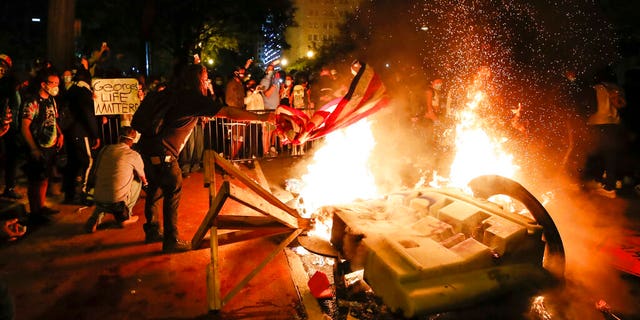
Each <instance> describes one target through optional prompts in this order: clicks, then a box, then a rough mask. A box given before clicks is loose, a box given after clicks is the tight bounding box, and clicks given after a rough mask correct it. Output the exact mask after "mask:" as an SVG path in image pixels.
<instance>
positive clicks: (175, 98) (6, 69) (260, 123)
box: [0, 44, 635, 252]
mask: <svg viewBox="0 0 640 320" xmlns="http://www.w3.org/2000/svg"><path fill="white" fill-rule="evenodd" d="M108 50H109V48H108V47H107V46H106V44H103V47H101V48H100V50H98V51H97V52H96V54H94V55H93V56H92V57H91V58H90V59H86V58H83V59H81V60H80V61H79V63H78V65H77V66H75V67H74V68H73V69H67V70H62V71H61V72H58V71H57V70H56V69H55V68H54V67H53V66H52V65H51V63H48V62H45V63H40V64H37V65H36V66H35V68H34V69H33V70H32V72H31V74H30V77H19V76H18V75H17V74H16V73H13V72H12V66H13V65H12V60H11V58H10V57H9V56H8V55H6V54H0V102H2V106H3V107H4V108H5V110H4V112H3V117H2V118H3V120H2V123H1V125H2V127H0V135H1V136H2V137H1V138H0V139H1V142H2V147H3V149H2V150H3V152H2V157H3V169H4V170H3V173H4V174H3V176H4V190H3V192H2V197H3V198H7V199H11V200H19V199H22V198H23V197H25V196H26V197H27V200H28V209H29V210H28V214H27V217H26V218H25V217H22V218H21V219H11V220H5V221H4V224H3V227H2V230H3V234H5V238H12V239H15V238H17V237H20V236H22V235H24V231H25V230H24V228H23V226H24V225H26V226H29V225H32V226H38V225H46V224H48V223H50V222H51V218H50V217H51V215H53V214H57V213H58V212H59V211H58V210H56V209H53V208H51V207H49V206H47V195H48V192H50V191H51V190H50V189H51V186H50V181H51V180H52V179H61V185H62V190H61V191H62V193H63V195H64V200H63V202H64V203H65V204H71V205H81V206H92V205H95V209H94V212H93V214H92V215H91V217H90V218H89V219H88V220H87V222H86V225H85V230H86V231H87V232H95V231H96V229H97V227H98V225H100V223H101V222H102V220H103V217H104V215H105V213H111V214H113V215H114V218H115V220H116V222H117V224H118V225H119V226H121V227H123V226H125V225H128V224H131V223H133V222H136V221H137V219H138V217H137V216H133V215H132V209H133V205H135V203H136V202H137V201H138V198H139V196H140V194H141V193H142V191H141V190H144V193H146V195H147V198H146V202H145V219H146V221H145V223H144V232H145V241H146V242H156V241H162V242H163V250H164V251H166V252H175V251H182V250H188V249H189V246H188V243H186V242H184V241H182V240H180V238H179V234H178V230H177V215H178V206H179V201H180V193H181V185H182V179H185V178H187V177H189V174H190V173H191V172H194V171H197V170H199V169H200V168H201V166H202V161H203V153H204V149H205V148H215V147H216V145H215V143H213V142H212V140H216V139H221V136H220V135H219V134H218V133H219V131H218V129H219V128H215V127H214V126H212V125H211V122H212V121H211V120H212V119H214V118H215V119H217V120H219V121H220V122H216V125H219V126H221V127H222V128H223V130H224V131H225V134H226V138H227V139H229V140H230V150H229V154H228V156H229V158H231V159H235V158H239V157H246V156H247V154H251V155H255V154H257V155H259V156H273V155H275V154H277V152H278V151H281V150H282V149H281V147H282V146H279V145H278V139H277V137H276V135H275V130H274V129H275V123H274V118H275V116H274V112H273V111H275V109H276V108H277V107H278V106H288V107H292V108H295V109H299V110H302V111H303V112H305V113H307V114H308V115H311V114H312V113H313V112H314V110H315V109H316V107H320V106H322V105H324V104H326V103H328V102H330V101H332V100H334V99H336V98H339V97H342V96H343V95H344V94H345V92H346V91H347V88H346V86H345V84H342V83H340V82H339V81H338V80H337V72H336V71H335V70H330V69H329V68H322V69H321V70H320V72H319V73H318V76H317V78H314V79H313V80H314V81H313V91H312V88H311V85H310V83H311V81H310V80H311V79H310V77H309V75H308V74H306V73H303V72H298V73H286V72H285V71H284V70H282V69H281V68H280V66H279V64H278V61H274V62H272V63H269V64H267V65H266V66H265V67H264V69H263V70H261V72H260V73H259V74H258V76H257V77H254V76H253V75H252V74H250V73H249V69H250V67H251V66H252V64H253V61H252V60H248V61H247V62H246V64H245V65H243V66H238V67H236V68H235V69H234V71H233V73H232V74H231V75H229V77H225V76H223V75H211V78H212V79H213V81H211V80H210V78H209V77H210V73H209V71H208V70H207V68H206V67H204V66H203V65H201V64H199V63H195V62H194V63H192V64H189V65H186V66H184V67H183V68H181V70H180V71H179V72H176V73H175V74H174V75H171V76H169V77H168V80H167V79H164V78H157V79H153V80H150V81H147V79H146V78H145V77H144V76H141V75H136V76H135V77H136V78H137V79H138V83H139V87H138V96H139V98H140V100H141V101H143V102H144V100H145V97H146V96H149V95H151V94H154V93H157V92H161V91H165V92H169V97H170V102H171V105H172V108H171V109H170V110H169V111H168V112H167V114H166V118H165V122H164V129H163V131H162V132H161V134H158V135H156V136H153V137H149V136H145V135H140V133H139V132H136V130H134V129H135V115H133V119H132V115H118V116H117V120H118V121H117V124H118V128H117V130H116V134H115V139H113V133H112V132H105V124H107V123H108V122H110V119H109V117H107V116H96V114H95V113H94V98H93V90H92V87H91V80H92V78H98V77H103V76H113V75H108V74H107V73H104V71H103V73H102V74H100V72H101V71H100V68H99V65H98V64H99V63H100V61H101V57H102V56H103V55H104V54H105V52H108ZM253 69H254V70H255V68H253ZM227 78H228V80H226V79H227ZM569 80H570V81H573V80H571V79H569ZM147 82H149V83H147ZM422 88H423V89H422V92H420V93H415V94H416V95H418V96H420V99H415V100H414V103H416V104H417V105H416V106H411V109H412V110H413V111H415V112H412V113H411V114H407V117H406V118H409V119H411V120H410V121H411V122H412V123H413V125H414V127H415V128H417V129H416V131H414V133H416V135H417V136H416V137H414V138H417V139H419V140H420V141H421V142H420V144H421V145H424V146H425V147H424V148H425V149H428V150H421V151H420V150H419V151H420V152H432V153H440V154H444V153H446V150H445V149H446V148H447V146H448V142H447V140H448V139H449V137H447V135H448V134H450V133H451V132H450V130H449V131H447V130H448V129H447V127H449V126H451V123H450V122H451V120H452V110H451V105H450V104H451V101H450V99H451V98H450V96H449V95H448V94H447V93H446V90H445V86H444V81H443V79H442V78H438V77H433V78H432V79H431V80H430V81H425V86H424V87H422ZM590 89H592V90H589V89H587V90H586V91H585V92H589V93H591V95H592V98H590V99H591V101H590V102H589V103H590V104H592V105H593V106H595V107H594V108H595V109H596V110H595V111H593V112H591V113H590V114H589V116H588V117H585V119H584V125H585V127H586V128H587V129H588V131H590V134H591V135H590V136H589V138H587V137H580V139H581V140H582V141H587V140H588V141H591V142H589V143H588V144H590V148H583V149H580V148H574V151H576V152H575V153H576V156H575V158H580V157H581V158H582V159H581V160H580V161H581V162H580V164H579V165H578V167H579V168H571V170H573V171H576V172H577V171H579V177H578V179H579V180H580V182H581V184H583V185H588V184H589V183H597V184H598V188H597V189H598V190H599V193H600V194H602V195H605V196H608V197H615V193H616V189H620V184H621V183H622V182H624V179H625V178H626V177H627V176H628V175H629V172H624V171H621V170H618V168H620V154H621V153H623V151H624V148H625V147H627V145H625V144H624V143H622V142H623V141H624V139H625V137H624V135H625V133H624V132H623V126H622V125H621V123H622V121H621V119H620V110H621V109H622V108H623V107H624V106H625V104H626V101H625V98H624V92H622V90H621V89H620V88H619V87H618V86H615V85H612V84H611V83H606V82H602V83H598V84H596V85H595V86H593V88H590ZM591 91H592V92H591ZM449 94H450V93H449ZM575 102H576V103H578V104H579V103H582V102H581V101H578V100H577V99H576V100H575ZM173 106H180V107H173ZM517 111H518V112H520V110H519V109H518V110H517ZM518 116H520V114H519V113H518ZM225 119H230V120H225ZM236 120H240V121H246V122H245V123H241V124H242V125H239V124H238V123H237V122H234V121H236ZM512 122H513V121H512ZM109 126H110V125H109ZM514 127H517V128H516V129H517V130H520V131H522V130H526V128H524V127H523V126H522V125H521V123H520V122H519V121H516V124H515V125H514ZM449 129H450V128H449ZM249 131H251V132H258V133H259V135H258V136H257V137H258V138H257V142H258V143H254V144H252V145H253V146H252V147H251V148H252V149H251V150H250V149H248V147H247V145H246V141H247V140H248V139H249V137H248V134H247V132H249ZM447 132H449V133H447ZM205 137H209V138H208V139H207V138H205ZM212 137H213V138H212ZM250 139H256V137H251V138H250ZM253 142H256V141H253ZM291 151H292V153H293V154H295V155H299V154H302V153H304V148H303V146H292V147H291ZM19 168H20V169H21V171H22V173H23V174H24V175H25V176H26V180H27V183H26V189H27V192H26V195H23V194H20V193H19V192H18V191H17V190H16V177H17V172H18V169H19ZM634 173H635V172H634ZM634 173H632V174H634ZM634 178H635V177H634ZM625 183H626V182H625ZM161 199H163V200H164V201H163V208H162V218H160V208H159V203H160V202H159V201H160V200H161ZM160 219H162V223H160ZM163 228H164V230H162V229H163Z"/></svg>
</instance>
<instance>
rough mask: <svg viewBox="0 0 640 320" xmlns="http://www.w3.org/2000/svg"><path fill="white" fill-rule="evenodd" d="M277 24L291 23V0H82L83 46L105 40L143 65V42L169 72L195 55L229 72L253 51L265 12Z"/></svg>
mask: <svg viewBox="0 0 640 320" xmlns="http://www.w3.org/2000/svg"><path fill="white" fill-rule="evenodd" d="M269 14H270V15H271V17H272V18H273V20H274V21H276V22H277V23H278V24H282V25H287V24H290V23H291V20H292V15H293V7H292V4H291V1H290V0H272V1H263V0H254V1H251V0H234V1H231V0H220V1H207V0H181V1H177V0H145V1H125V0H111V1H104V2H96V1H90V0H78V3H77V16H78V17H79V19H81V20H82V23H83V28H82V29H83V33H82V36H81V38H80V39H79V42H78V44H79V51H80V52H81V53H83V54H89V53H90V52H91V51H93V50H97V49H98V48H99V45H100V43H101V42H102V41H107V42H108V43H109V46H110V48H111V49H112V50H113V51H115V52H117V53H120V54H121V55H124V56H125V57H128V60H127V62H128V63H131V64H133V65H137V66H138V68H139V69H142V65H143V62H144V52H145V48H144V46H145V43H148V44H149V46H150V48H151V54H152V57H151V61H152V64H153V66H152V71H153V73H156V74H164V75H167V74H170V73H171V71H172V68H174V67H176V66H179V65H183V64H185V63H188V62H189V61H191V60H192V59H193V55H194V54H199V55H200V56H201V57H202V59H203V62H207V61H208V60H209V59H212V60H213V61H214V65H212V67H214V68H216V69H217V70H218V71H219V72H229V71H230V70H231V68H233V66H235V65H241V64H244V61H245V60H246V59H247V58H249V57H252V56H255V52H256V45H257V44H259V43H260V41H261V37H262V33H261V29H260V28H261V25H262V24H263V23H264V22H265V20H266V17H267V15H269Z"/></svg>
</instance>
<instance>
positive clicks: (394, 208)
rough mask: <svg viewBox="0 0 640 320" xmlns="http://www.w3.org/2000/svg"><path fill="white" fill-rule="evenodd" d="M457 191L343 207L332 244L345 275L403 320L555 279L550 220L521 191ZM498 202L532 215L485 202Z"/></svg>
mask: <svg viewBox="0 0 640 320" xmlns="http://www.w3.org/2000/svg"><path fill="white" fill-rule="evenodd" d="M470 187H471V189H473V191H474V193H475V194H476V197H473V196H470V195H468V194H466V193H464V192H462V191H460V190H458V189H433V188H426V189H421V190H412V191H409V192H403V193H395V194H391V195H388V196H387V197H386V198H385V199H378V200H368V201H361V202H356V203H353V204H348V205H341V206H326V207H323V208H321V209H320V210H321V211H322V212H321V214H322V215H332V216H333V226H332V231H331V240H330V241H331V244H332V245H333V246H334V247H335V248H336V249H337V250H338V251H339V252H340V258H341V259H344V260H345V261H348V265H349V268H350V269H351V270H360V269H362V270H364V279H365V281H366V282H367V284H368V285H369V286H370V287H371V288H372V289H373V291H374V293H375V294H376V295H377V296H379V297H381V298H382V301H383V302H384V303H385V304H386V305H387V306H388V307H389V308H391V310H393V311H397V312H402V313H403V315H404V316H405V317H414V316H417V315H423V314H429V313H435V312H443V311H449V310H453V309H456V308H460V307H464V306H468V305H471V304H474V303H478V302H481V301H483V300H486V299H488V298H491V297H495V296H496V295H498V294H503V293H506V292H508V291H509V290H513V289H515V288H517V287H518V286H520V285H523V284H526V283H531V282H540V281H542V280H549V279H552V280H557V279H562V277H563V274H564V248H563V245H562V241H561V239H560V236H559V234H558V231H557V228H556V226H555V225H554V224H553V220H552V219H551V217H550V216H549V214H548V213H547V212H546V210H545V209H544V207H542V205H541V204H540V203H539V202H538V201H537V200H536V199H535V197H533V196H532V195H531V194H530V193H529V192H528V191H527V190H525V189H524V188H523V187H522V186H521V185H520V184H518V183H516V182H514V181H512V180H509V179H506V178H503V177H499V176H482V177H478V178H476V179H475V180H474V181H472V182H471V183H470ZM496 194H504V195H507V196H510V197H512V198H513V199H515V200H518V201H520V202H521V203H522V204H523V205H524V206H525V207H526V208H527V209H528V210H529V211H530V213H531V216H532V217H533V218H531V216H526V215H522V214H518V213H513V212H509V211H508V210H506V209H504V208H502V207H501V206H499V205H497V204H495V203H492V202H489V201H487V200H485V198H488V197H489V196H492V195H496Z"/></svg>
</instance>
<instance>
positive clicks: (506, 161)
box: [297, 90, 518, 239]
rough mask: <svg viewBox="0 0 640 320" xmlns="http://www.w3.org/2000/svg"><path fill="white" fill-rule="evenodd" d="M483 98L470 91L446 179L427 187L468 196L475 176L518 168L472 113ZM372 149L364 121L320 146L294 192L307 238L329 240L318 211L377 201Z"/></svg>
mask: <svg viewBox="0 0 640 320" xmlns="http://www.w3.org/2000/svg"><path fill="white" fill-rule="evenodd" d="M484 97H485V95H484V94H483V93H482V91H479V90H478V91H475V93H474V94H472V95H470V98H469V99H468V100H469V101H468V102H467V105H466V106H465V108H463V109H462V110H460V111H459V112H458V114H457V115H456V119H458V123H457V124H456V130H455V132H456V137H455V150H454V152H455V157H454V160H453V162H452V164H451V170H450V176H449V177H448V178H447V177H440V176H438V175H437V173H436V174H434V177H433V181H431V182H430V183H429V184H430V186H432V187H456V188H460V189H462V190H465V191H467V192H469V190H468V188H467V187H466V185H467V183H468V182H469V181H470V180H471V179H473V178H475V177H477V176H479V175H486V174H496V175H501V176H504V177H508V178H512V177H513V176H514V174H515V173H516V171H517V169H518V167H517V166H516V165H514V164H513V157H512V156H511V155H509V154H508V153H506V152H505V151H503V150H502V144H503V142H504V141H505V139H504V138H500V139H496V138H493V137H491V136H490V135H489V134H488V133H487V131H486V129H485V128H483V121H482V119H481V118H480V117H479V116H478V114H477V109H478V105H479V104H480V102H481V101H482V100H483V99H484ZM374 146H375V138H374V135H373V132H372V129H371V123H370V122H369V121H368V120H367V119H366V118H365V119H363V120H361V121H360V122H358V123H356V124H354V125H351V126H349V127H347V128H345V129H343V130H341V131H337V132H333V133H331V134H329V135H327V136H326V139H325V144H324V145H323V146H322V147H320V148H319V149H318V150H317V151H316V152H315V154H314V157H313V160H312V164H311V165H309V166H308V167H307V172H308V173H307V174H305V175H304V176H302V178H301V180H302V183H301V186H300V187H299V190H298V191H297V192H298V193H299V194H300V199H301V202H300V204H299V205H300V207H301V208H300V209H302V210H301V211H302V212H303V214H305V215H306V216H307V217H311V218H314V219H315V228H314V230H312V231H311V232H309V235H313V236H318V237H321V238H325V239H328V238H329V235H330V232H331V219H330V218H328V217H327V219H324V218H323V217H314V216H313V214H314V213H315V212H316V211H317V209H318V208H320V207H322V206H325V205H336V204H346V203H350V202H353V201H355V200H358V199H375V198H378V197H381V196H382V195H381V194H380V193H379V192H378V188H377V187H376V184H375V180H374V174H373V173H372V172H371V171H370V169H369V168H370V166H369V165H368V162H369V157H370V155H371V152H372V150H373V148H374Z"/></svg>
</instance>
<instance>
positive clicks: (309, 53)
mask: <svg viewBox="0 0 640 320" xmlns="http://www.w3.org/2000/svg"><path fill="white" fill-rule="evenodd" d="M314 54H315V52H313V50H309V51H307V58H313V55H314Z"/></svg>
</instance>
